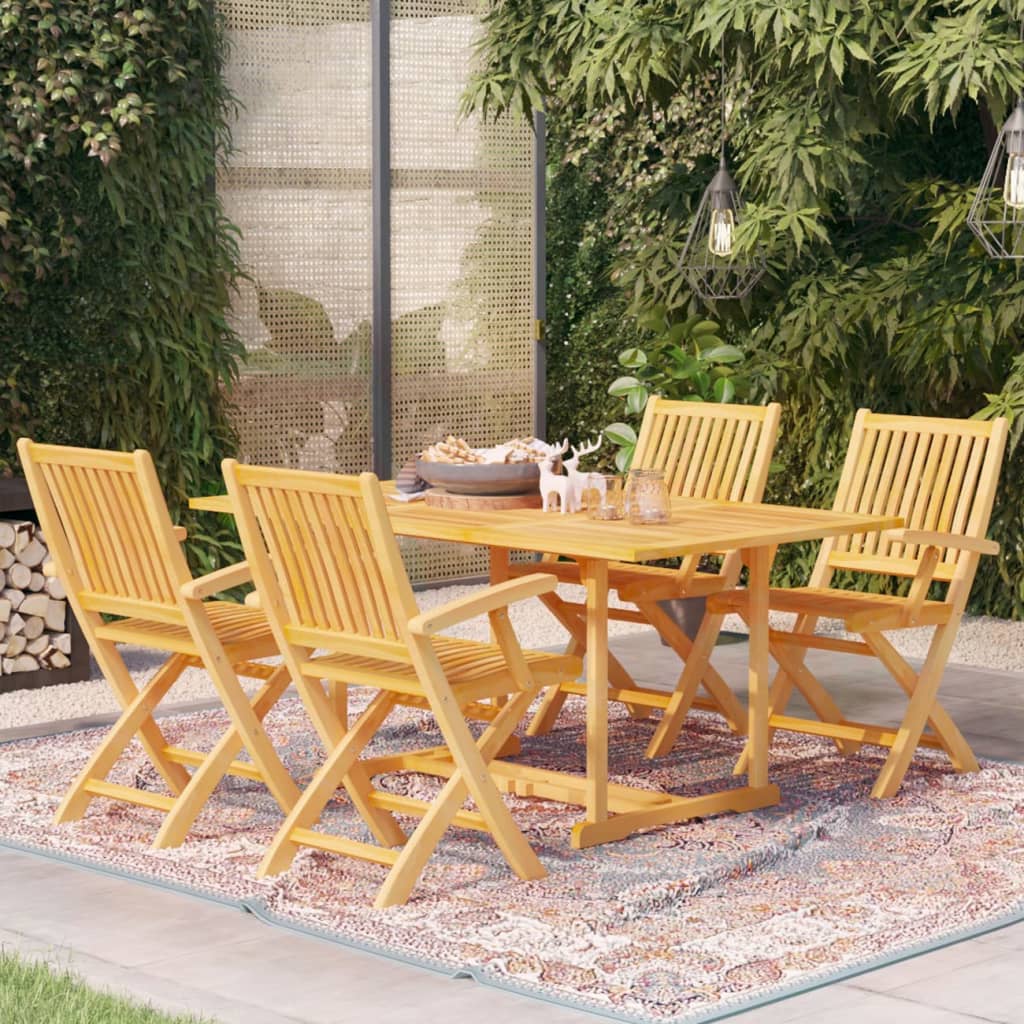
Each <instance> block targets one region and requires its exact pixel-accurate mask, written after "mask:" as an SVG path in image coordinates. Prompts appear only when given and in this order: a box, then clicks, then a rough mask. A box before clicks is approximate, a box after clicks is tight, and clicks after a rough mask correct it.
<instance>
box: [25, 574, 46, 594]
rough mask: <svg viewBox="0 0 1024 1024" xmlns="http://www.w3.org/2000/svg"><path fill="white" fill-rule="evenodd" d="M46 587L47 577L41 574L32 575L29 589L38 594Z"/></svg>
mask: <svg viewBox="0 0 1024 1024" xmlns="http://www.w3.org/2000/svg"><path fill="white" fill-rule="evenodd" d="M45 586H46V577H45V576H44V575H43V574H42V573H41V572H34V573H32V579H30V580H29V581H28V589H29V590H31V591H32V593H34V594H37V593H39V591H40V590H42V589H43V587H45Z"/></svg>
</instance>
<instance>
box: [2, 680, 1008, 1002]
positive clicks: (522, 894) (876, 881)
mask: <svg viewBox="0 0 1024 1024" xmlns="http://www.w3.org/2000/svg"><path fill="white" fill-rule="evenodd" d="M582 713H583V704H582V702H581V701H572V702H570V703H569V704H568V705H567V706H566V713H565V714H564V715H563V717H562V721H561V723H560V725H561V727H560V728H558V729H556V730H555V731H554V732H553V733H552V734H551V735H549V736H547V737H543V738H538V739H529V740H526V741H525V742H524V756H525V757H528V758H529V760H530V761H531V763H535V764H542V765H547V766H550V767H559V768H568V769H574V770H579V769H580V768H581V767H582V763H583V753H584V751H583V745H582V738H583V732H582ZM612 716H613V722H612V733H611V743H610V746H611V764H612V765H613V766H614V768H615V770H616V771H617V772H618V775H617V778H619V779H620V780H622V781H627V780H637V781H640V780H642V781H643V782H644V783H645V784H647V785H648V786H652V787H662V788H664V789H666V790H671V791H673V792H689V793H698V792H701V791H703V790H705V789H718V788H721V787H722V786H725V785H729V784H731V774H730V773H731V768H732V765H733V763H734V761H735V759H736V757H737V755H738V754H739V750H740V741H738V740H737V739H736V738H734V737H732V736H731V735H730V734H729V733H728V731H727V730H726V729H725V728H724V727H723V726H721V725H720V724H719V722H718V720H717V719H715V718H713V717H712V716H710V715H698V716H695V717H694V718H693V719H692V720H691V722H690V725H689V728H688V729H687V730H686V731H685V733H684V735H683V737H682V738H681V740H680V742H679V744H678V745H677V747H676V750H675V752H674V753H673V755H672V756H671V757H668V758H665V759H662V760H660V761H658V762H654V763H650V762H646V761H645V760H644V759H643V757H642V753H643V750H644V746H645V744H646V742H647V739H648V737H649V735H650V732H651V730H652V728H653V726H652V725H651V723H649V722H636V721H632V720H631V719H629V718H628V717H627V716H626V715H625V714H624V713H623V712H622V711H621V710H620V708H619V706H615V708H613V710H612ZM164 724H165V731H166V733H167V735H168V738H169V740H170V741H171V742H172V743H176V744H179V745H183V746H195V747H197V748H200V749H202V748H203V747H204V743H205V744H207V745H209V744H210V743H212V741H213V738H214V737H216V736H219V735H220V733H221V732H222V730H223V729H224V728H225V719H224V717H223V715H222V714H221V713H219V712H203V713H197V714H191V715H188V716H182V717H178V718H172V719H165V723H164ZM267 727H268V731H269V733H270V734H271V736H272V738H273V739H274V740H275V742H276V743H277V744H278V745H279V749H281V750H282V752H283V756H284V758H285V761H286V763H287V764H288V765H289V767H290V769H291V770H292V771H293V773H294V775H295V777H296V778H297V779H298V780H299V781H300V782H303V783H304V782H305V780H306V779H308V778H309V776H310V775H311V773H312V771H313V770H314V768H315V766H316V764H317V762H318V759H319V758H320V756H321V753H320V750H319V747H318V744H317V743H316V742H315V741H313V740H312V739H311V729H310V728H309V726H308V724H307V722H306V719H305V717H304V714H303V712H302V710H301V706H300V705H299V704H298V703H297V702H296V701H290V700H289V701H285V702H282V703H281V704H280V705H279V706H278V708H277V709H276V710H275V712H274V713H273V714H272V715H271V717H270V718H269V719H268V722H267ZM97 740H98V735H97V733H96V732H95V731H86V732H78V733H70V734H65V735H61V736H51V737H47V738H43V739H35V740H20V741H17V742H11V743H8V744H6V745H3V746H0V842H3V843H6V844H7V845H10V846H15V847H17V848H19V849H29V850H34V851H37V852H41V853H45V854H47V855H50V856H56V857H60V858H62V859H67V860H72V861H75V862H77V863H80V864H86V865H89V866H93V867H96V868H98V869H100V870H106V871H111V872H114V873H117V874H120V875H126V876H129V877H132V878H137V879H141V880H144V881H147V882H149V883H152V884H157V885H161V886H165V887H171V888H177V889H181V890H185V891H188V892H191V893H194V894H199V895H203V896H207V897H209V898H213V899H218V900H221V901H224V902H229V903H233V904H237V905H240V906H243V907H245V908H246V909H249V910H251V911H253V912H255V913H257V914H259V915H260V916H262V917H263V918H265V919H266V920H268V921H270V922H273V923H276V924H279V925H284V926H287V927H292V928H297V929H300V930H305V931H310V932H313V933H316V934H319V935H322V936H323V937H325V938H328V939H333V940H334V941H337V942H340V943H344V944H348V945H353V946H357V947H359V948H361V949H367V950H371V951H375V952H378V953H381V954H384V955H388V956H393V957H397V958H400V959H404V960H407V961H410V962H414V963H416V964H420V965H423V966H427V967H432V968H435V969H438V970H442V971H446V972H450V973H457V974H462V975H467V974H468V975H471V976H472V977H474V978H476V979H477V980H479V981H481V982H484V983H488V984H494V985H498V986H501V987H505V988H508V989H512V990H515V991H518V992H523V993H527V994H530V995H533V996H536V997H539V998H542V999H548V1000H551V1001H554V1002H557V1003H561V1004H565V1005H569V1006H574V1007H578V1008H581V1009H586V1010H590V1011H593V1012H597V1013H602V1014H605V1015H607V1016H610V1017H614V1018H617V1019H622V1020H635V1021H657V1022H668V1021H672V1022H691V1021H699V1020H710V1019H714V1018H716V1017H719V1016H724V1015H726V1014H729V1013H734V1012H736V1011H737V1010H739V1009H743V1008H747V1007H750V1006H753V1005H757V1004H758V1003H761V1002H766V1001H770V1000H772V999H777V998H780V997H781V996H783V995H787V994H791V993H792V992H794V991H799V990H802V989H804V988H808V987H813V986H815V985H819V984H824V983H827V982H829V981H834V980H838V979H839V978H840V977H845V976H848V975H849V974H851V973H856V972H858V971H861V970H865V969H868V968H870V967H874V966H879V965H881V964H883V963H887V962H891V961H892V960H894V959H898V958H900V957H904V956H908V955H911V954H913V953H915V952H922V951H925V950H927V949H932V948H935V947H937V946H939V945H944V944H946V943H948V942H951V941H954V940H956V939H959V938H964V937H967V936H969V935H972V934H977V933H978V932H980V931H984V930H986V929H990V928H993V927H997V926H999V925H1002V924H1007V923H1010V922H1011V921H1013V920H1018V919H1021V918H1024V827H1022V826H1024V767H1020V766H1016V765H1006V764H991V763H988V764H986V765H985V766H984V770H983V771H982V772H981V773H980V774H975V775H967V776H956V775H954V774H952V773H951V772H950V771H949V770H948V769H947V768H946V766H945V765H944V763H943V761H942V760H941V759H940V758H939V757H937V756H935V757H931V756H928V757H926V756H920V757H918V759H917V761H916V764H915V768H914V769H913V770H912V772H911V774H910V775H909V776H908V778H907V782H906V783H905V785H904V787H903V790H902V792H901V793H900V795H899V796H898V797H896V798H895V799H892V800H889V801H885V802H881V803H879V802H875V801H871V800H869V799H868V792H869V789H870V786H871V782H872V780H873V778H874V775H875V773H876V772H877V770H878V768H879V764H880V761H879V758H878V757H877V756H876V754H875V753H872V752H868V750H869V748H868V750H866V752H864V753H862V754H860V755H858V756H857V757H853V758H849V759H842V758H840V757H838V756H836V755H835V751H834V748H833V747H831V746H830V745H829V744H827V743H826V742H824V741H818V740H816V739H811V738H797V737H792V736H779V737H778V738H777V739H776V742H775V745H774V749H773V757H772V775H773V778H774V779H775V781H777V782H778V783H779V784H780V786H781V787H782V792H783V801H782V804H781V805H780V806H778V807H775V808H771V809H769V810H765V811H761V812H757V813H753V814H746V815H731V816H721V817H717V818H712V819H707V820H697V821H694V822H691V823H689V824H685V825H678V826H674V827H670V828H662V829H659V830H656V831H652V832H649V833H646V834H644V835H640V836H635V837H633V838H632V839H630V840H628V841H626V842H621V843H615V844H611V845H608V846H604V847H599V848H597V849H592V850H584V851H574V850H572V849H571V848H570V846H569V841H568V839H569V830H570V825H571V823H572V822H573V821H574V819H575V817H576V815H577V811H576V810H575V809H573V808H568V807H565V806H564V805H559V804H554V803H549V802H543V801H534V800H526V799H515V800H511V801H510V802H511V804H512V806H513V809H514V813H515V816H516V818H517V820H518V821H519V822H520V823H521V825H522V826H523V827H524V829H525V830H526V832H527V833H528V835H529V838H530V840H531V841H532V843H533V844H534V846H535V847H536V849H537V850H538V853H539V855H540V857H541V860H542V861H543V862H544V864H545V865H546V867H547V869H548V871H549V876H548V877H547V878H545V879H543V880H541V881H537V882H520V881H518V880H516V879H515V878H514V877H513V876H512V875H511V874H510V872H509V871H508V869H507V867H506V865H505V863H504V861H503V860H502V859H501V857H500V855H499V854H498V852H497V850H496V849H495V847H494V845H493V843H492V842H491V840H490V839H489V838H488V837H486V836H482V835H479V834H477V833H473V832H467V831H461V830H457V831H451V832H449V833H448V835H447V837H446V839H445V840H444V842H442V844H441V847H440V848H439V851H438V854H437V855H436V856H435V857H434V859H433V860H432V861H431V863H430V865H429V867H428V869H427V871H426V873H425V875H424V876H423V878H422V879H421V881H420V884H419V885H418V886H417V888H416V890H415V893H414V896H413V899H412V900H411V901H410V902H409V904H408V905H406V906H404V907H396V908H392V909H390V910H387V911H375V910H373V909H372V906H371V904H372V899H373V894H374V893H375V891H376V889H377V887H378V886H379V885H380V883H381V880H382V879H383V877H384V869H383V868H380V867H377V866H375V865H370V864H364V863H359V862H356V861H352V860H347V859H343V858H341V857H337V856H334V855H331V854H326V853H320V852H316V851H311V850H305V851H303V852H301V853H300V854H299V855H298V857H297V858H296V861H295V863H294V865H293V867H292V868H291V870H290V871H288V872H287V873H286V874H284V875H282V876H279V877H278V878H274V879H267V880H265V881H262V882H261V881H257V880H256V878H255V877H254V871H255V867H256V865H257V863H258V862H259V859H260V857H261V855H262V853H263V851H264V849H265V848H266V845H267V843H268V842H269V840H270V838H271V836H272V835H273V832H274V830H275V829H276V827H277V825H278V824H279V822H280V814H279V812H278V810H277V808H276V806H275V805H274V804H273V803H272V801H271V800H270V799H269V798H268V797H267V795H266V794H265V792H264V791H263V789H262V787H260V786H258V785H255V784H253V783H249V782H246V781H245V780H237V779H232V780H229V781H228V782H227V783H225V784H224V785H222V787H221V788H220V790H218V792H217V794H216V798H215V802H214V804H213V805H212V806H211V807H209V808H208V809H207V811H206V812H205V813H204V815H203V816H202V818H201V819H200V821H199V823H198V826H197V828H196V830H195V831H194V833H193V835H192V837H191V838H190V840H189V841H188V842H187V843H186V845H185V846H183V847H182V848H181V849H178V850H172V851H152V850H150V849H149V848H148V842H149V841H150V840H151V839H152V836H153V833H154V832H155V830H156V827H157V825H158V822H159V820H160V817H159V815H158V814H157V813H156V812H152V811H149V810H146V809H143V808H135V807H128V806H127V805H124V804H117V805H114V804H111V803H109V802H107V801H104V800H97V801H95V802H94V803H93V805H92V807H91V808H90V810H89V812H88V814H87V815H86V817H85V818H84V819H83V820H82V821H80V822H76V823H73V824H69V825H64V826H60V827H54V826H53V825H51V824H50V821H51V816H52V814H53V811H54V808H55V807H56V805H57V802H58V798H59V795H60V793H61V792H62V791H63V790H64V789H65V787H66V786H67V784H68V783H69V781H70V780H71V778H72V776H73V775H74V774H75V772H77V770H78V769H79V767H80V766H81V765H82V763H83V762H84V760H85V758H86V756H87V754H88V753H89V752H90V751H91V750H92V748H93V747H94V746H95V744H96V743H97ZM436 742H438V737H437V736H436V735H435V734H434V732H433V727H432V723H431V720H430V718H429V716H427V715H426V714H424V713H421V712H416V711H411V710H408V709H403V710H401V711H399V712H396V713H395V715H394V716H393V717H392V719H391V728H390V729H389V730H387V731H386V732H385V733H383V734H382V735H381V736H380V737H379V738H378V741H377V742H376V745H375V746H376V750H377V751H383V750H388V749H398V748H400V747H404V746H407V745H410V744H412V745H417V746H419V745H427V744H431V743H436ZM114 778H116V779H118V780H120V781H124V782H132V781H134V782H135V783H136V784H139V783H142V784H150V785H152V786H153V787H154V788H158V782H157V779H156V777H155V773H154V772H153V771H152V769H151V768H150V767H149V766H148V763H147V762H146V760H145V758H144V756H143V754H142V752H141V749H137V748H133V749H131V750H130V751H129V753H128V754H127V755H126V756H125V757H124V758H123V759H122V762H121V764H120V765H119V767H118V769H117V772H116V774H115V776H114ZM386 784H387V785H390V786H391V787H392V788H395V789H400V790H401V791H403V792H409V793H415V794H420V795H422V794H424V793H428V792H429V791H432V790H433V788H434V786H435V785H436V783H435V782H434V781H433V780H428V779H425V778H424V777H422V776H412V775H405V776H398V777H391V778H390V779H389V780H388V781H387V782H386ZM325 827H326V828H327V829H328V830H330V831H339V832H344V833H346V834H348V835H352V836H356V837H360V838H363V837H365V833H363V830H362V829H361V828H360V827H359V825H358V824H357V823H356V821H355V819H354V815H353V813H352V811H351V808H350V806H349V805H348V804H347V803H346V802H344V801H343V800H340V799H339V800H338V801H337V802H336V803H335V804H334V805H332V808H331V810H330V815H329V820H328V821H327V822H326V824H325Z"/></svg>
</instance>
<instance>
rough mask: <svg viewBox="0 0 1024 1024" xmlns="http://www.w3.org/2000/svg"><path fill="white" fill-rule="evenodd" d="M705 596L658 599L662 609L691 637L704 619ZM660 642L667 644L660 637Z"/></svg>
mask: <svg viewBox="0 0 1024 1024" xmlns="http://www.w3.org/2000/svg"><path fill="white" fill-rule="evenodd" d="M707 603H708V599H707V598H706V597H673V598H670V599H669V600H667V601H659V602H658V605H659V606H660V607H661V609H662V611H664V612H665V614H666V615H668V617H669V618H670V619H672V621H673V622H675V623H676V624H677V625H678V626H679V628H680V629H682V631H683V632H684V633H685V634H686V635H687V636H688V637H689V638H690V639H691V640H693V639H694V637H696V635H697V630H698V629H700V624H701V623H702V622H703V621H704V610H705V608H706V607H707ZM661 642H662V644H664V645H665V646H666V647H668V646H669V644H668V643H667V642H666V641H665V639H664V638H662V641H661Z"/></svg>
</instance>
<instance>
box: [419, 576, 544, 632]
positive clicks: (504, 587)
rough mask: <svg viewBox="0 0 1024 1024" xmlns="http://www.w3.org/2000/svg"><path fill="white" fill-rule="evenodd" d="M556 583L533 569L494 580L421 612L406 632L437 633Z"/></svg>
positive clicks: (539, 592)
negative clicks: (512, 578)
mask: <svg viewBox="0 0 1024 1024" xmlns="http://www.w3.org/2000/svg"><path fill="white" fill-rule="evenodd" d="M557 586H558V580H556V579H555V578H554V577H553V576H549V575H548V574H547V573H543V572H535V573H533V574H531V575H530V576H521V577H520V578H519V579H515V580H506V581H505V582H504V583H496V584H494V586H491V587H486V588H485V589H484V590H481V591H480V592H479V593H476V594H472V595H470V596H469V597H462V598H459V599H458V600H457V601H449V602H448V603H447V604H443V605H441V607H440V608H433V609H431V610H430V611H429V612H422V613H421V614H420V615H417V616H416V617H415V618H413V619H410V620H409V631H410V632H411V633H416V634H418V635H419V636H431V635H432V634H434V633H440V632H441V630H443V629H448V628H449V627H451V626H454V625H457V624H458V623H460V622H465V621H466V620H467V619H475V618H476V617H477V616H478V615H485V614H487V613H488V612H493V611H496V610H497V609H499V608H504V607H506V606H507V605H510V604H512V603H513V602H514V601H523V600H525V599H526V598H528V597H538V596H539V595H540V594H547V593H550V592H551V591H552V590H554V589H555V587H557Z"/></svg>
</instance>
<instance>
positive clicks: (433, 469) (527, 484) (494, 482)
mask: <svg viewBox="0 0 1024 1024" xmlns="http://www.w3.org/2000/svg"><path fill="white" fill-rule="evenodd" d="M416 472H417V473H418V474H419V475H420V476H421V477H422V478H423V479H424V480H426V481H427V483H428V484H430V485H431V487H442V488H444V490H446V491H448V492H449V493H450V494H493V495H498V494H529V493H530V492H531V491H535V490H537V488H538V487H539V486H540V467H539V466H538V465H537V463H536V462H512V463H507V464H506V463H500V462H499V463H494V464H488V463H472V462H470V463H466V464H464V465H460V464H458V463H450V462H424V461H423V460H422V459H417V460H416Z"/></svg>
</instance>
